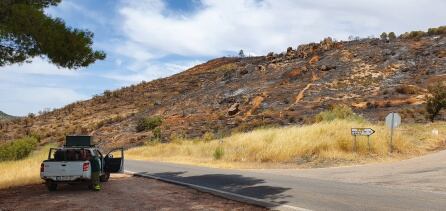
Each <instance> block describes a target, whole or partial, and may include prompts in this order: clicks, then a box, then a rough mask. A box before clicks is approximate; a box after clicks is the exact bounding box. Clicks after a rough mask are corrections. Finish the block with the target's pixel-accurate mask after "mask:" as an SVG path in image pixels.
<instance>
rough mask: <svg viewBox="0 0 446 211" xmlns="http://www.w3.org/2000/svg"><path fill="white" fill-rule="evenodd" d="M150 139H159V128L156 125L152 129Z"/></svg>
mask: <svg viewBox="0 0 446 211" xmlns="http://www.w3.org/2000/svg"><path fill="white" fill-rule="evenodd" d="M152 133H153V136H152V140H161V128H159V127H157V128H155V129H153V130H152Z"/></svg>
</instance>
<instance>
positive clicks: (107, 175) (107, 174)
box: [99, 172, 110, 182]
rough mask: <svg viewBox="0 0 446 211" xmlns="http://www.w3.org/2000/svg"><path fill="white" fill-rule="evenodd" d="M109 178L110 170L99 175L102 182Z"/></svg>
mask: <svg viewBox="0 0 446 211" xmlns="http://www.w3.org/2000/svg"><path fill="white" fill-rule="evenodd" d="M108 179H110V172H105V174H104V175H101V176H100V177H99V181H101V182H107V181H108Z"/></svg>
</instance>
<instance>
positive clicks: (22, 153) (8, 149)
mask: <svg viewBox="0 0 446 211" xmlns="http://www.w3.org/2000/svg"><path fill="white" fill-rule="evenodd" d="M37 142H38V140H37V139H36V138H35V137H24V138H21V139H17V140H14V141H11V142H9V143H6V144H2V145H0V161H10V160H19V159H22V158H25V157H26V156H28V155H29V154H30V153H31V152H32V151H33V150H34V149H35V148H36V146H37Z"/></svg>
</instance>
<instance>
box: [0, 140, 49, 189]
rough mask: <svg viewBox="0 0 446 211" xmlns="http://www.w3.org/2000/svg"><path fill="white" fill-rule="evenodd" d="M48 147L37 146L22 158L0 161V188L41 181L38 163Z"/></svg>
mask: <svg viewBox="0 0 446 211" xmlns="http://www.w3.org/2000/svg"><path fill="white" fill-rule="evenodd" d="M50 147H52V146H50V145H48V146H45V147H42V148H39V149H37V150H35V151H33V152H31V153H30V155H29V156H28V157H26V158H24V159H20V160H13V161H3V162H0V169H1V171H0V189H4V188H9V187H14V186H21V185H29V184H37V183H41V182H42V180H41V179H40V175H39V173H40V172H39V169H40V164H41V163H42V161H43V160H45V159H46V158H47V157H48V150H49V148H50Z"/></svg>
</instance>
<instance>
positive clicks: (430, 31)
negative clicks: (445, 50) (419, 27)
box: [427, 26, 446, 35]
mask: <svg viewBox="0 0 446 211" xmlns="http://www.w3.org/2000/svg"><path fill="white" fill-rule="evenodd" d="M427 34H428V35H441V34H446V26H440V27H438V28H429V29H428V30H427Z"/></svg>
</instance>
